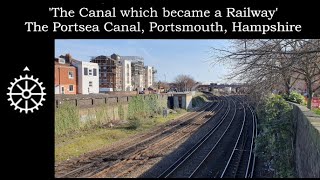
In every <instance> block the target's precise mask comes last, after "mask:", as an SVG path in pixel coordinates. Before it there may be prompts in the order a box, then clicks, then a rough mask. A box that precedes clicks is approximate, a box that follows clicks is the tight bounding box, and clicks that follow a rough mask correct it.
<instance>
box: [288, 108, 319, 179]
mask: <svg viewBox="0 0 320 180" xmlns="http://www.w3.org/2000/svg"><path fill="white" fill-rule="evenodd" d="M293 118H294V121H295V125H296V133H295V134H296V137H295V142H296V143H295V146H296V147H295V162H296V163H295V164H296V172H297V175H298V177H300V178H319V177H320V116H319V115H316V114H315V113H313V112H312V111H310V110H309V109H308V108H306V107H304V106H300V105H297V104H293Z"/></svg>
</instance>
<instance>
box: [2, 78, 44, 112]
mask: <svg viewBox="0 0 320 180" xmlns="http://www.w3.org/2000/svg"><path fill="white" fill-rule="evenodd" d="M23 81H24V88H22V87H21V86H20V84H21V82H23ZM19 83H20V84H19ZM30 83H32V84H33V86H32V87H29V84H30ZM10 84H11V87H9V88H8V90H9V93H7V95H9V99H8V101H10V102H11V104H10V106H15V108H14V110H17V109H19V110H20V113H21V112H23V111H24V112H25V113H26V114H28V111H31V112H32V113H33V110H35V109H36V110H39V108H38V107H39V106H42V105H43V104H42V102H43V101H45V99H44V95H46V93H44V90H45V87H42V82H39V79H38V78H36V79H34V78H33V76H30V77H28V75H25V77H22V76H20V78H19V79H17V78H14V82H10ZM16 87H17V88H18V89H19V90H20V92H14V91H13V89H14V88H16ZM35 88H37V89H38V90H40V92H34V89H35ZM36 96H37V97H39V96H40V98H36ZM13 97H15V98H13ZM34 98H36V99H38V100H35V99H34ZM14 99H17V100H14ZM23 102H24V107H23V106H21V104H23Z"/></svg>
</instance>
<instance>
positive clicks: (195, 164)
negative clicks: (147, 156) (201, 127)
mask: <svg viewBox="0 0 320 180" xmlns="http://www.w3.org/2000/svg"><path fill="white" fill-rule="evenodd" d="M226 101H227V102H228V105H227V110H226V111H225V113H224V115H223V116H222V117H221V118H220V119H219V121H218V123H217V124H216V125H215V126H213V127H212V128H211V129H210V130H209V132H208V133H207V134H205V135H204V136H203V137H202V138H201V139H200V140H199V141H198V142H197V143H196V144H195V145H194V146H193V147H191V148H190V149H189V151H187V152H186V153H185V154H184V155H182V156H181V157H180V158H179V159H178V160H177V161H175V162H174V163H173V164H172V165H171V166H170V167H169V168H167V169H166V170H165V171H163V172H162V173H161V174H160V175H159V176H158V178H170V177H179V178H181V177H191V176H192V174H193V173H194V171H195V170H196V169H197V168H199V164H202V162H203V160H204V159H206V156H207V155H208V154H210V152H211V151H212V150H213V149H214V148H215V146H216V145H214V146H213V147H212V146H207V144H208V143H210V142H219V141H220V140H221V136H214V134H220V133H225V132H226V130H227V129H228V128H229V127H230V124H231V123H232V121H233V120H234V117H235V112H236V108H235V106H236V104H235V102H234V101H233V100H232V99H229V100H228V99H227V100H226ZM230 101H231V103H233V106H234V107H233V109H234V111H231V109H232V107H231V106H232V105H231V103H230ZM230 112H231V113H230ZM226 119H227V120H226ZM225 120H226V121H225ZM228 120H229V121H228ZM221 130H223V131H224V132H223V131H221ZM216 131H219V132H216ZM215 132H216V133H215ZM222 136H223V135H222Z"/></svg>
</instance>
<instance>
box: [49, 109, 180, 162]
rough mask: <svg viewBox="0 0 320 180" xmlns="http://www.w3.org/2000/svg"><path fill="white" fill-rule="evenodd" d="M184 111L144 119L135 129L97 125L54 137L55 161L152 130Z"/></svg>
mask: <svg viewBox="0 0 320 180" xmlns="http://www.w3.org/2000/svg"><path fill="white" fill-rule="evenodd" d="M184 113H186V111H185V110H179V111H177V113H176V114H171V113H170V114H169V115H168V116H167V117H162V116H155V117H154V118H151V119H145V120H143V121H144V122H143V123H142V125H141V126H139V127H138V128H137V129H130V128H128V127H127V126H123V127H116V128H103V127H97V128H95V129H91V130H88V131H83V132H79V133H77V134H76V135H72V137H70V136H60V137H56V138H55V162H56V163H59V162H61V161H65V160H68V159H70V158H73V157H77V156H80V155H82V154H84V153H87V152H90V151H93V150H97V149H100V148H105V147H108V146H110V145H111V144H112V143H114V142H116V141H121V140H124V139H126V138H129V137H130V136H132V135H136V134H139V133H143V132H147V131H149V130H152V128H153V127H155V126H158V125H160V124H163V123H166V122H168V121H170V120H172V119H174V118H177V117H178V116H180V115H182V114H184Z"/></svg>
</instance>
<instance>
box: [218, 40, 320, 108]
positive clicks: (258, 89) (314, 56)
mask: <svg viewBox="0 0 320 180" xmlns="http://www.w3.org/2000/svg"><path fill="white" fill-rule="evenodd" d="M231 44H232V46H231V47H229V48H228V49H217V48H214V47H213V48H212V50H213V51H212V52H213V53H215V55H214V56H213V58H214V60H213V61H212V65H215V64H221V63H222V64H225V63H227V64H230V65H231V67H232V70H233V71H232V73H231V74H229V76H228V77H227V79H237V80H239V81H242V82H243V83H246V84H248V85H249V88H248V89H247V90H248V92H250V93H251V94H260V95H263V94H266V93H268V92H271V91H273V90H278V91H284V93H286V94H289V93H290V89H291V88H292V86H293V85H294V84H295V82H296V81H297V80H301V79H303V80H304V81H305V83H306V84H307V89H308V91H309V94H310V93H311V92H312V90H317V89H318V88H319V87H318V86H317V85H315V84H319V78H317V77H319V52H320V51H319V48H320V46H319V40H296V39H263V40H261V39H250V40H248V39H241V40H233V41H232V43H231ZM314 86H316V87H314ZM250 87H251V88H250ZM312 88H313V89H312ZM257 97H261V96H259V95H257ZM311 97H312V93H311V96H309V99H311ZM308 107H309V108H310V107H311V100H310V102H308Z"/></svg>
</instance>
